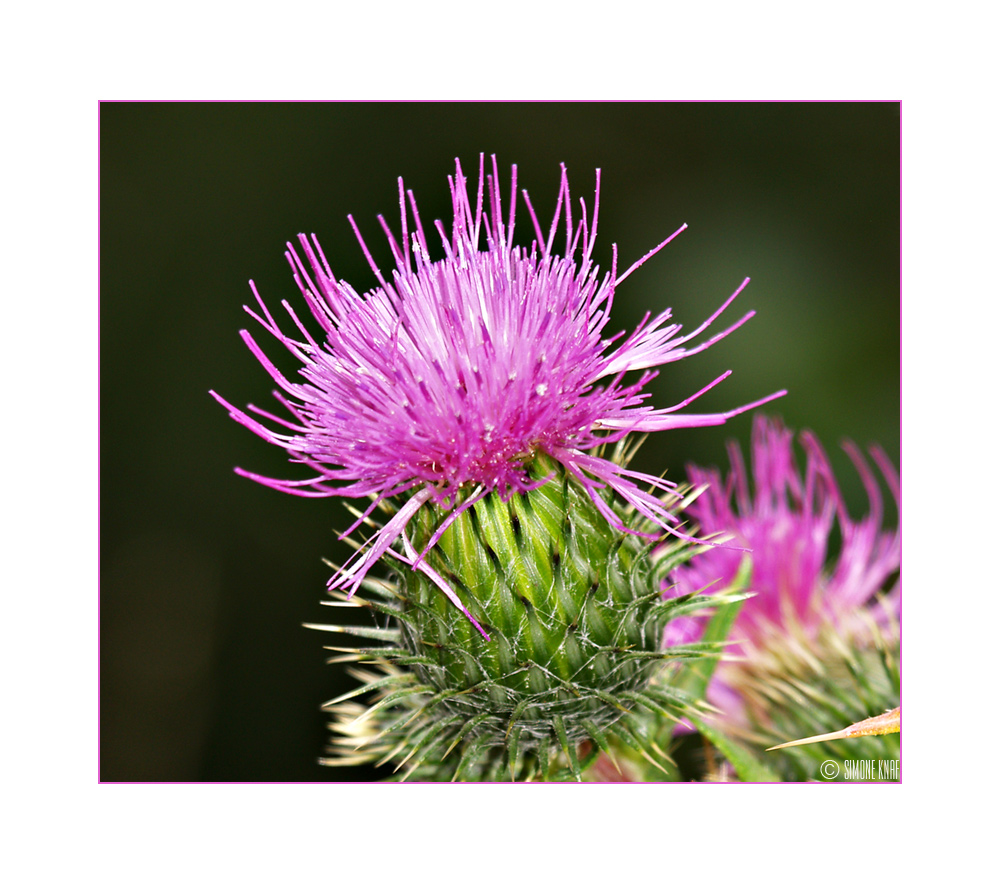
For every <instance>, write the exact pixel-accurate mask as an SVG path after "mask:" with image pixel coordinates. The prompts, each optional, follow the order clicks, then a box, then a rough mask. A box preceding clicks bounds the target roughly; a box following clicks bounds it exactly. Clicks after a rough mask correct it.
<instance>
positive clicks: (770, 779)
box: [691, 718, 781, 783]
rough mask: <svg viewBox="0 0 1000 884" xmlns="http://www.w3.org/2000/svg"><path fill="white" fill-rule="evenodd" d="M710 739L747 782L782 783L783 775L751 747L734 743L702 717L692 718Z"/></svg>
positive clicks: (738, 774)
mask: <svg viewBox="0 0 1000 884" xmlns="http://www.w3.org/2000/svg"><path fill="white" fill-rule="evenodd" d="M691 724H693V725H694V726H695V727H696V728H697V729H698V731H699V733H701V734H703V735H704V736H705V737H706V738H707V739H708V741H709V742H710V743H711V744H712V745H713V746H715V748H716V749H718V750H719V751H720V752H721V753H722V754H723V755H724V756H725V757H726V760H727V761H728V762H729V763H730V764H731V765H732V766H733V769H734V770H735V771H736V775H737V776H738V777H739V778H740V779H741V780H743V782H745V783H780V782H781V777H780V776H778V775H777V774H776V773H775V772H774V771H773V770H771V768H769V767H768V766H767V765H766V764H764V763H763V762H761V761H758V760H757V759H756V758H755V757H754V755H753V754H752V753H751V752H750V750H749V749H746V748H745V747H743V746H740V745H739V744H738V743H734V742H733V741H732V740H730V739H729V737H727V736H725V735H723V734H722V732H721V731H718V730H716V729H715V728H714V727H712V726H711V725H710V724H706V723H705V722H704V721H701V720H700V719H697V718H693V719H692V720H691Z"/></svg>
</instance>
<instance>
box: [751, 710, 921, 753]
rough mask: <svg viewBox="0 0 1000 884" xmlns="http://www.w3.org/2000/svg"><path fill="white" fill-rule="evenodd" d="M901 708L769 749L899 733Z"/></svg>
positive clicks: (769, 750)
mask: <svg viewBox="0 0 1000 884" xmlns="http://www.w3.org/2000/svg"><path fill="white" fill-rule="evenodd" d="M901 708H902V707H900V706H897V707H896V708H895V709H890V710H889V711H888V712H883V713H882V714H881V715H875V716H873V717H872V718H866V719H865V720H864V721H859V722H857V723H856V724H852V725H851V726H850V727H845V728H844V729H843V730H840V731H833V732H832V733H829V734H817V735H816V736H815V737H805V738H803V739H801V740H791V741H790V742H788V743H781V744H779V745H777V746H769V747H768V749H767V751H768V752H771V751H772V750H774V749H788V748H789V747H791V746H804V745H806V743H824V742H826V741H827V740H844V739H847V738H848V737H870V736H878V735H879V734H898V733H899V731H900V727H901V723H900V719H901V712H900V710H901Z"/></svg>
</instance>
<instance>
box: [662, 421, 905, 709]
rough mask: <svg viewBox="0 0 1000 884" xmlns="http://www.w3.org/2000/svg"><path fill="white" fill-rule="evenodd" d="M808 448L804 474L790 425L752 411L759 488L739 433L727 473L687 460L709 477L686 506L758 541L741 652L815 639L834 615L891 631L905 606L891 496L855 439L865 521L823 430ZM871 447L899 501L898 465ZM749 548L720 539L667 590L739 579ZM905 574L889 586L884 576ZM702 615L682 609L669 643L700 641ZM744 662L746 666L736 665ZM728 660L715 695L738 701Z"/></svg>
mask: <svg viewBox="0 0 1000 884" xmlns="http://www.w3.org/2000/svg"><path fill="white" fill-rule="evenodd" d="M800 439H801V443H802V447H803V448H804V449H805V453H806V468H805V476H804V478H803V476H802V474H801V473H800V471H799V469H798V467H797V466H796V463H795V456H794V452H793V447H792V433H791V431H789V430H787V429H785V428H784V427H783V426H782V425H781V423H780V422H779V421H777V420H768V419H767V418H766V417H758V418H757V419H756V420H755V421H754V428H753V440H752V446H751V449H752V450H751V459H752V470H753V480H754V493H753V495H751V491H750V483H749V481H748V477H747V472H746V468H745V466H744V462H743V457H742V455H741V453H740V449H739V446H738V445H737V444H735V443H730V447H729V457H730V464H731V472H730V473H729V475H728V477H727V478H726V479H725V480H723V478H722V476H721V475H720V474H719V472H718V471H717V470H704V469H701V468H699V467H695V466H690V467H688V477H689V479H690V481H691V483H692V484H693V485H695V486H703V485H704V486H707V487H706V489H705V491H704V493H702V494H701V495H700V496H699V497H698V498H697V499H696V500H695V501H694V503H693V504H692V505H691V506H690V507H689V508H688V509H687V513H688V515H689V516H690V517H691V519H692V521H694V522H696V523H697V524H698V525H699V526H700V529H701V532H702V533H703V535H705V536H712V535H714V534H716V533H724V534H726V535H729V536H730V537H732V538H734V540H735V542H736V543H738V544H740V545H741V546H746V547H747V548H748V549H750V550H751V551H752V555H751V558H752V563H753V568H752V574H751V578H750V584H749V586H748V587H747V589H748V591H750V592H752V593H755V594H756V595H755V596H754V597H753V598H750V599H748V600H747V601H746V602H745V603H744V605H743V608H742V610H741V611H740V614H739V616H738V617H737V619H736V622H735V624H734V626H733V629H732V631H731V633H730V639H731V640H732V641H734V642H737V643H738V644H736V645H735V646H734V652H735V653H736V654H738V655H741V656H746V657H753V656H754V655H755V654H756V653H758V652H760V651H763V650H766V649H767V647H768V645H769V643H771V642H772V641H774V640H775V639H776V638H780V637H781V636H788V635H794V636H800V637H803V638H806V639H810V638H815V636H816V635H817V633H818V632H819V631H820V629H821V628H822V627H824V626H826V625H833V626H834V627H835V628H836V630H837V632H838V634H840V635H843V636H845V637H850V636H853V635H856V634H861V630H862V628H863V625H864V621H865V619H866V618H867V619H868V620H869V621H872V620H873V621H874V622H875V624H876V625H877V627H878V628H880V629H885V628H887V627H888V626H889V623H890V621H898V617H899V609H900V594H901V580H900V577H899V576H898V574H897V572H898V571H899V568H900V558H901V534H900V528H899V527H898V526H897V527H896V528H895V529H894V530H891V531H886V530H883V524H882V523H883V506H882V494H881V491H880V489H879V486H878V481H877V480H876V478H875V475H874V474H873V472H872V470H871V469H870V467H869V466H868V464H867V462H866V461H865V458H864V456H863V455H862V453H861V452H860V451H859V450H858V448H857V447H856V446H855V445H854V444H853V443H850V442H846V443H844V449H845V450H846V452H847V454H848V455H849V456H850V458H851V460H852V461H853V463H854V465H855V468H856V469H857V470H858V473H859V475H860V476H861V480H862V482H863V484H864V487H865V490H866V492H867V495H868V506H869V510H868V514H867V515H866V516H865V517H864V518H862V519H861V520H860V521H855V520H853V519H852V518H851V517H850V516H849V515H848V513H847V509H846V507H845V506H844V502H843V499H842V497H841V494H840V491H839V489H838V487H837V482H836V479H835V478H834V476H833V472H832V470H831V468H830V463H829V461H828V460H827V456H826V454H825V452H824V451H823V448H822V447H821V446H820V444H819V442H818V441H817V440H816V438H815V437H814V436H813V435H812V434H811V433H808V432H803V433H802V434H801V437H800ZM871 456H872V458H873V459H874V460H875V462H876V463H877V464H878V467H879V469H880V471H881V473H882V475H883V477H884V478H885V481H886V484H887V485H888V487H889V490H890V491H891V493H892V496H893V499H894V500H895V503H896V509H897V511H898V510H899V503H900V484H899V475H898V473H897V472H896V470H895V468H894V467H893V465H892V463H891V462H890V461H889V459H888V457H886V455H885V453H884V452H883V451H882V449H880V448H879V447H877V446H873V447H872V448H871ZM835 528H836V529H838V530H839V534H840V540H841V546H840V551H839V554H838V556H837V559H836V562H835V564H833V566H832V567H830V566H829V565H828V561H827V560H828V555H829V553H830V551H831V538H832V536H833V533H834V530H835ZM743 556H744V553H743V552H740V551H738V550H736V549H727V548H725V547H723V546H717V547H713V548H709V549H707V550H706V551H705V552H704V553H702V554H699V555H697V556H695V557H694V558H693V559H692V560H691V561H690V562H688V563H687V564H685V565H683V566H681V567H680V568H677V569H676V570H675V571H673V572H672V573H671V575H670V578H669V582H670V583H671V584H673V585H672V586H671V588H670V590H669V591H668V592H669V595H671V596H675V595H681V594H684V593H688V592H694V591H697V590H700V589H703V588H705V587H712V588H711V589H709V591H710V592H711V591H715V590H717V589H723V588H725V587H727V586H729V585H731V584H732V582H733V580H734V579H735V577H736V575H737V571H738V570H739V568H740V565H741V562H742V560H743ZM894 574H897V577H896V580H895V582H894V584H893V586H892V587H891V589H889V591H888V592H886V593H885V595H884V596H883V595H882V590H883V589H884V588H885V586H886V582H887V581H888V580H889V579H890V578H891V577H892V576H893V575H894ZM701 623H702V622H701V621H695V620H693V619H692V618H685V619H680V618H679V619H677V620H673V621H671V622H670V624H669V625H668V627H667V632H666V636H665V643H666V644H667V645H674V644H680V643H683V642H687V641H692V640H697V638H698V637H699V636H700V634H701V630H702V625H701ZM733 665H738V664H733ZM726 673H727V664H726V663H723V664H722V665H720V667H719V669H718V674H717V677H716V679H714V680H713V683H712V686H711V688H710V691H709V698H710V699H711V701H712V702H713V703H715V704H716V705H717V706H720V707H722V708H727V709H729V710H730V711H733V705H734V704H733V702H732V701H733V698H732V697H731V696H729V693H730V692H729V691H728V689H727V686H726V684H725V682H726Z"/></svg>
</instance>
